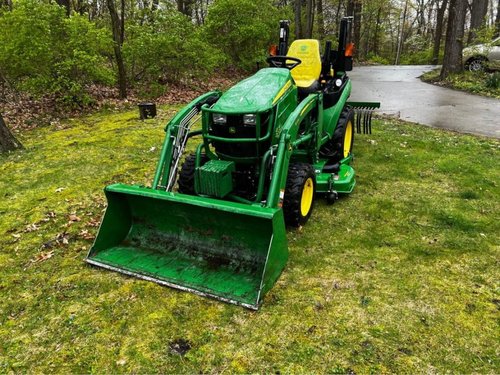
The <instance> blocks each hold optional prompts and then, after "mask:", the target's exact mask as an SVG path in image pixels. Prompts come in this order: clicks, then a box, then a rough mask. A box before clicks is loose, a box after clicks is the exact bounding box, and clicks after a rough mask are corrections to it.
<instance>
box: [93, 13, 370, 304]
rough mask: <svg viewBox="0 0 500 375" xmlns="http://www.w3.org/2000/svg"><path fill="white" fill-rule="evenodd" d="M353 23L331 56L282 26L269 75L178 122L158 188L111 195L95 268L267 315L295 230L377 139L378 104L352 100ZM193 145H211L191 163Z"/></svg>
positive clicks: (116, 189) (216, 96) (209, 99)
mask: <svg viewBox="0 0 500 375" xmlns="http://www.w3.org/2000/svg"><path fill="white" fill-rule="evenodd" d="M350 25H351V20H350V19H349V18H345V19H343V20H342V22H341V26H340V33H339V35H340V37H339V43H338V48H337V49H336V50H332V47H331V43H330V42H327V43H326V46H325V48H324V51H323V55H321V54H320V46H319V42H318V41H317V40H313V39H305V40H295V41H294V42H293V43H292V44H291V45H290V48H288V22H287V21H281V22H280V40H279V46H278V47H277V48H276V51H275V52H276V53H275V54H274V55H271V56H269V58H268V59H267V61H268V63H269V65H270V66H269V67H267V68H263V69H261V70H259V71H258V72H257V73H256V74H254V75H253V76H251V77H249V78H247V79H245V80H243V81H241V82H239V83H238V84H236V85H235V86H233V87H232V88H230V89H229V90H227V91H226V92H224V93H222V92H219V91H212V92H208V93H206V94H204V95H202V96H200V97H198V98H197V99H195V100H193V101H192V102H191V103H189V104H188V105H187V106H186V107H184V108H183V109H182V110H181V111H180V112H179V113H177V115H176V116H175V117H174V118H173V119H172V120H171V121H170V122H169V123H168V124H167V126H166V128H165V131H166V136H165V141H164V143H163V149H162V152H161V156H160V160H159V162H158V166H157V169H156V173H155V177H154V181H153V184H152V187H151V188H149V187H140V186H130V185H124V184H114V185H110V186H107V187H106V188H105V193H106V197H107V200H108V208H107V210H106V213H105V215H104V218H103V221H102V224H101V227H100V229H99V233H98V235H97V238H96V240H95V243H94V245H93V246H92V248H91V249H90V252H89V254H88V256H87V258H86V261H87V262H88V263H90V264H93V265H97V266H100V267H104V268H107V269H110V270H114V271H118V272H121V273H124V274H128V275H134V276H137V277H140V278H142V279H146V280H151V281H154V282H157V283H159V284H163V285H168V286H171V287H174V288H178V289H182V290H187V291H191V292H194V293H197V294H200V295H206V296H211V297H215V298H217V299H220V300H223V301H226V302H231V303H235V304H238V305H242V306H245V307H248V308H251V309H258V307H259V306H260V304H261V302H262V298H263V296H264V295H265V293H266V292H267V291H268V290H269V289H271V287H272V286H273V285H274V283H275V282H276V280H277V279H278V277H279V275H280V273H281V272H282V270H283V268H284V267H285V264H286V262H287V258H288V248H287V239H286V229H285V227H286V226H290V227H297V226H301V225H304V224H305V223H306V222H307V221H308V219H309V218H310V217H311V214H312V212H313V206H314V199H315V197H317V196H320V195H322V196H325V197H326V199H327V200H328V202H330V203H332V202H334V201H335V200H336V199H337V197H338V195H339V194H340V193H342V194H347V193H350V192H351V191H352V190H353V189H354V186H355V185H356V181H355V173H354V169H353V168H352V167H351V166H350V164H351V162H352V158H353V155H352V147H353V139H354V132H355V130H358V132H360V131H362V130H363V132H369V131H370V129H371V128H370V126H371V125H370V119H371V113H372V110H373V108H375V107H377V106H378V103H349V102H348V101H347V100H348V98H349V95H350V92H351V81H350V80H349V78H348V76H347V74H346V72H347V71H350V70H351V69H352V44H350V43H348V35H349V34H350ZM356 111H357V112H358V116H357V118H356V120H355V112H356ZM200 119H201V130H200V129H198V130H194V127H193V125H194V124H196V123H199V120H200ZM191 138H194V139H196V138H198V139H199V142H198V144H197V147H196V149H195V152H194V153H190V154H188V155H186V153H185V149H186V144H187V141H188V140H189V139H191ZM181 161H183V163H182V164H181ZM176 184H177V185H178V190H177V191H176V189H175V187H176Z"/></svg>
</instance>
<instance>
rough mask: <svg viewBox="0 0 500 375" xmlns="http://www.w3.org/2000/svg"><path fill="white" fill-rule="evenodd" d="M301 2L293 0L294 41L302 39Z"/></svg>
mask: <svg viewBox="0 0 500 375" xmlns="http://www.w3.org/2000/svg"><path fill="white" fill-rule="evenodd" d="M301 1H302V0H295V5H294V8H295V9H294V11H295V39H301V38H302V6H301V5H302V4H301Z"/></svg>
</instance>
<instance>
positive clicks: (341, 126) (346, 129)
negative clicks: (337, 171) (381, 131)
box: [319, 107, 354, 164]
mask: <svg viewBox="0 0 500 375" xmlns="http://www.w3.org/2000/svg"><path fill="white" fill-rule="evenodd" d="M353 143H354V110H353V109H352V108H351V107H345V108H344V110H343V111H342V113H341V114H340V117H339V121H338V122H337V127H336V128H335V131H334V132H333V137H332V138H331V139H329V140H328V141H327V142H326V143H325V144H324V145H323V146H322V147H321V149H320V150H319V154H320V156H321V157H323V158H326V159H328V164H335V163H338V162H339V161H340V160H342V159H344V158H346V157H348V156H349V155H350V154H351V152H352V145H353Z"/></svg>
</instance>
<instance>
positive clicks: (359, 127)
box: [356, 108, 361, 133]
mask: <svg viewBox="0 0 500 375" xmlns="http://www.w3.org/2000/svg"><path fill="white" fill-rule="evenodd" d="M356 132H357V133H361V113H360V112H359V108H356Z"/></svg>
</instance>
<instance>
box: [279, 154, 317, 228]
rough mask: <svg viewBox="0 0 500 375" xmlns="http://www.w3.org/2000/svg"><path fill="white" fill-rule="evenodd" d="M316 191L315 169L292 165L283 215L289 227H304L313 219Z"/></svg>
mask: <svg viewBox="0 0 500 375" xmlns="http://www.w3.org/2000/svg"><path fill="white" fill-rule="evenodd" d="M315 191H316V174H315V173H314V168H313V166H312V165H310V164H306V163H291V164H290V167H289V168H288V177H287V180H286V188H285V196H284V200H283V214H284V216H285V224H286V225H287V226H289V227H299V226H301V225H304V224H305V223H306V222H307V220H309V218H310V217H311V213H312V210H313V206H314V192H315Z"/></svg>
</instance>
